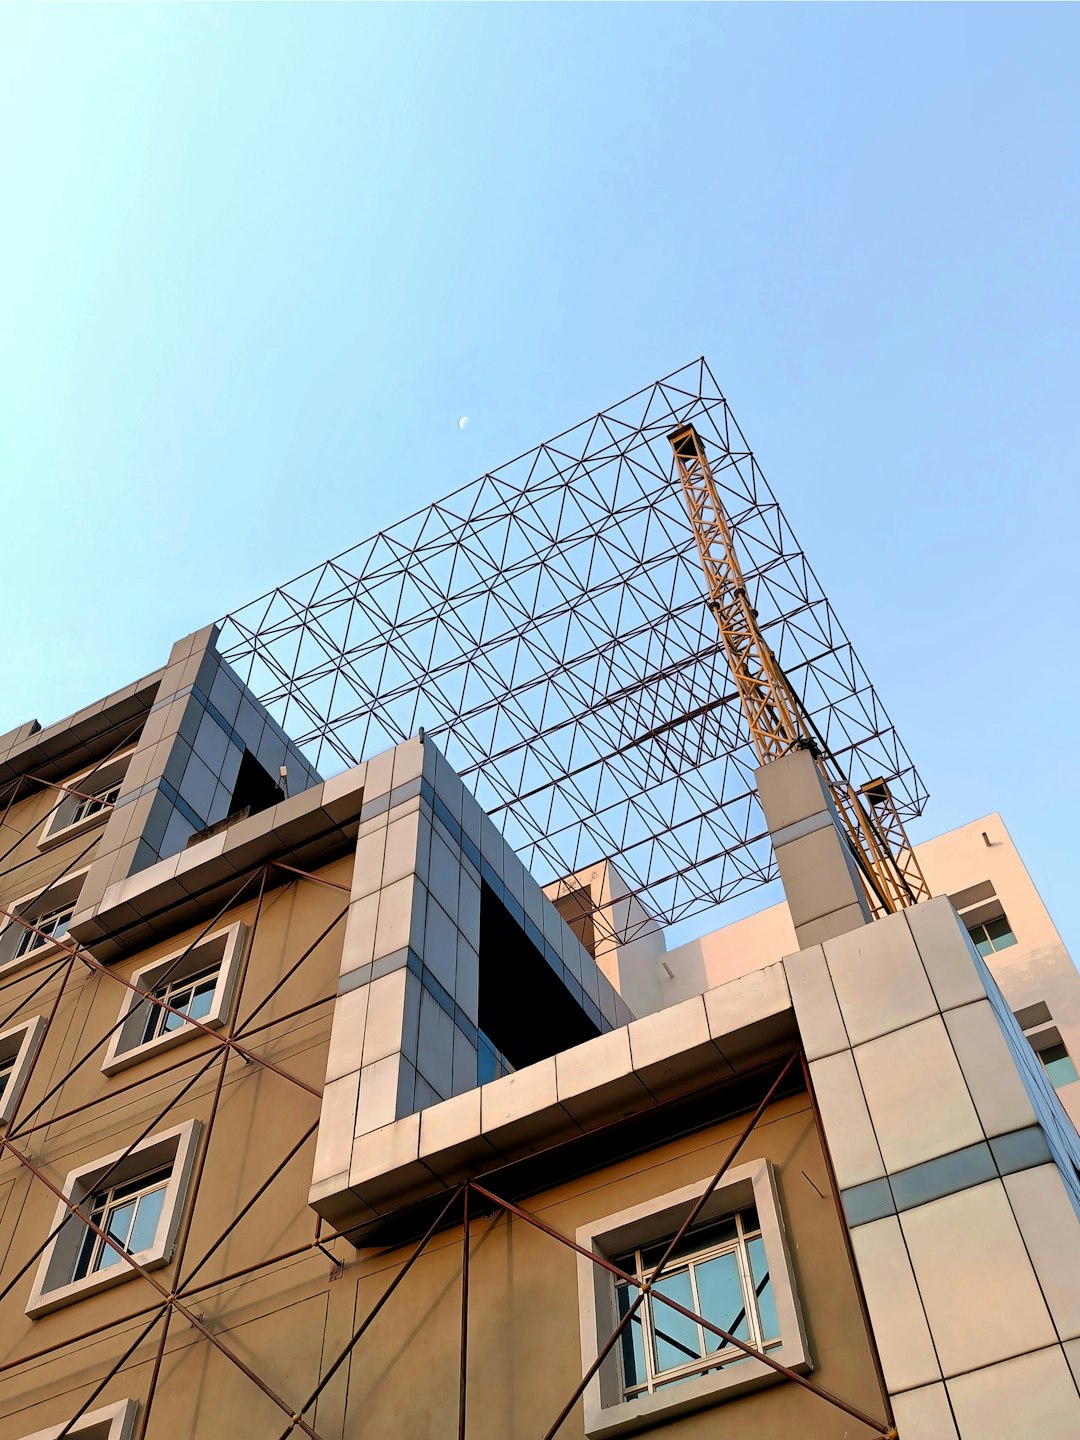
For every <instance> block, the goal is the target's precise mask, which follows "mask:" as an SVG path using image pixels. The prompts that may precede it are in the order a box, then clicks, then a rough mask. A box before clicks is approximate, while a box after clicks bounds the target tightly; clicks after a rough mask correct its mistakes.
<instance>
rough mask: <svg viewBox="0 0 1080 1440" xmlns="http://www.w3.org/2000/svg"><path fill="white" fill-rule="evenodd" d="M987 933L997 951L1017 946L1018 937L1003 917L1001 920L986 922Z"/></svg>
mask: <svg viewBox="0 0 1080 1440" xmlns="http://www.w3.org/2000/svg"><path fill="white" fill-rule="evenodd" d="M986 933H987V935H988V936H989V937H990V939H991V940H992V941H993V943H994V949H995V950H1007V949H1008V948H1009V946H1010V945H1015V944H1016V936H1015V935H1014V934H1013V932H1012V930H1011V928H1010V927H1009V922H1008V920H1006V919H1005V917H1004V916H1002V917H1001V918H1000V919H999V920H988V921H987V922H986Z"/></svg>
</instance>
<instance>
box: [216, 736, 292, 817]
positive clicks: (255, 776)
mask: <svg viewBox="0 0 1080 1440" xmlns="http://www.w3.org/2000/svg"><path fill="white" fill-rule="evenodd" d="M284 799H285V792H284V791H283V790H282V788H281V786H280V785H279V784H278V783H277V781H276V780H274V779H273V778H272V777H271V776H270V775H269V774H267V772H266V771H265V770H264V769H263V767H262V766H261V765H260V764H259V762H258V760H256V759H255V756H254V755H253V754H252V753H251V751H250V750H245V751H244V756H243V759H242V760H241V761H240V769H239V771H238V772H237V775H236V784H235V785H234V786H233V793H232V804H231V805H230V806H229V817H230V819H235V818H236V817H237V812H238V811H240V810H243V811H244V812H245V814H248V815H258V814H260V813H261V812H262V811H263V810H269V809H270V806H271V805H280V804H281V802H282V800H284Z"/></svg>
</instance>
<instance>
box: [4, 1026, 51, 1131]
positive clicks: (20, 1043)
mask: <svg viewBox="0 0 1080 1440" xmlns="http://www.w3.org/2000/svg"><path fill="white" fill-rule="evenodd" d="M44 1035H45V1017H44V1016H43V1015H35V1016H34V1018H33V1019H32V1020H27V1021H26V1022H25V1023H24V1024H22V1025H13V1026H12V1027H11V1029H10V1030H5V1031H4V1032H3V1034H0V1125H6V1124H7V1123H8V1121H9V1120H10V1119H11V1116H12V1112H13V1111H14V1109H15V1106H16V1105H17V1104H18V1103H19V1096H20V1095H21V1094H22V1091H23V1087H24V1086H25V1084H26V1077H27V1075H28V1074H29V1071H30V1066H31V1065H32V1064H33V1063H34V1057H35V1056H36V1055H37V1053H38V1051H39V1050H40V1049H41V1042H42V1039H43V1038H44Z"/></svg>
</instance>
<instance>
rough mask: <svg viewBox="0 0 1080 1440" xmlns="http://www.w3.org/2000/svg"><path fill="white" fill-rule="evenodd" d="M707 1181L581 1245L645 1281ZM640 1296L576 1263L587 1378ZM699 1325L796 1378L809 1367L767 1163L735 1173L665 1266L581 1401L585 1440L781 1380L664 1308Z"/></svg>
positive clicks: (589, 1235) (601, 1223)
mask: <svg viewBox="0 0 1080 1440" xmlns="http://www.w3.org/2000/svg"><path fill="white" fill-rule="evenodd" d="M710 1179H711V1177H708V1178H706V1179H703V1180H701V1181H700V1182H698V1183H697V1184H695V1185H691V1186H687V1187H685V1188H684V1189H681V1190H678V1191H673V1192H671V1193H669V1194H667V1195H662V1196H659V1197H657V1198H656V1199H655V1200H654V1201H650V1202H648V1203H647V1204H645V1205H638V1206H634V1207H632V1208H631V1209H627V1210H623V1211H620V1212H618V1213H617V1214H614V1215H605V1216H602V1217H600V1218H599V1219H597V1220H595V1221H593V1222H591V1223H590V1224H588V1225H585V1226H583V1227H581V1228H580V1229H579V1230H578V1232H577V1240H578V1244H579V1245H582V1246H583V1247H584V1248H585V1249H587V1250H591V1251H593V1252H594V1253H596V1254H599V1255H603V1256H604V1257H605V1258H606V1259H608V1260H610V1261H611V1262H612V1263H613V1264H614V1265H617V1266H618V1267H619V1268H620V1269H621V1270H623V1271H625V1272H626V1273H627V1274H629V1275H632V1276H634V1277H635V1278H636V1279H637V1280H640V1281H642V1282H649V1281H650V1280H651V1279H652V1277H653V1275H654V1273H655V1270H656V1266H657V1265H658V1263H659V1261H660V1259H661V1257H662V1256H663V1254H664V1251H665V1250H666V1249H667V1247H668V1245H669V1244H670V1242H671V1240H672V1239H673V1238H674V1236H675V1235H676V1234H677V1232H678V1230H679V1228H680V1226H681V1225H682V1223H683V1221H684V1220H685V1219H686V1216H687V1215H688V1214H689V1213H690V1211H691V1209H692V1207H693V1206H694V1204H695V1203H696V1202H697V1201H698V1200H699V1199H700V1197H701V1195H702V1194H703V1192H704V1191H705V1190H706V1189H707V1187H708V1185H709V1182H710ZM638 1293H639V1290H638V1287H637V1286H635V1285H631V1284H628V1283H626V1282H625V1281H622V1280H618V1279H617V1278H616V1277H614V1276H612V1275H611V1273H610V1272H609V1271H606V1270H603V1269H601V1268H600V1267H599V1266H598V1265H594V1264H593V1263H592V1262H591V1261H589V1260H587V1259H585V1258H584V1257H581V1258H579V1260H578V1298H579V1304H580V1310H581V1349H582V1361H583V1365H584V1368H586V1369H587V1368H589V1367H590V1366H591V1365H592V1364H593V1363H594V1362H595V1360H596V1356H597V1354H598V1353H599V1348H600V1346H601V1345H602V1344H603V1343H604V1342H605V1341H606V1340H607V1338H608V1336H609V1335H610V1334H611V1333H612V1331H613V1330H614V1329H615V1326H616V1324H617V1323H618V1321H619V1320H620V1319H621V1318H622V1317H623V1316H624V1315H625V1314H626V1313H627V1310H628V1308H629V1307H630V1305H631V1303H632V1301H633V1300H634V1299H635V1298H636V1297H637V1295H638ZM659 1295H666V1296H668V1298H670V1299H672V1300H675V1301H677V1302H678V1303H679V1304H680V1305H683V1306H685V1307H686V1309H688V1310H690V1311H692V1312H693V1313H694V1314H695V1315H698V1316H701V1317H703V1318H704V1319H705V1320H708V1321H711V1322H712V1323H713V1324H714V1325H717V1326H719V1327H720V1328H721V1329H722V1330H726V1331H727V1332H728V1333H729V1334H731V1335H734V1336H736V1337H737V1338H738V1339H740V1340H743V1341H745V1342H746V1343H747V1344H748V1345H751V1346H753V1347H754V1348H755V1349H757V1350H762V1351H764V1352H766V1353H767V1354H769V1355H770V1356H772V1357H773V1358H775V1359H776V1360H778V1361H779V1362H780V1363H781V1364H783V1365H786V1366H788V1367H789V1368H790V1369H793V1370H796V1371H798V1372H800V1373H805V1372H806V1371H808V1370H809V1369H810V1368H811V1365H810V1358H809V1352H808V1348H807V1342H806V1335H805V1331H804V1328H803V1323H802V1316H801V1313H800V1310H799V1303H798V1298H797V1295H796V1291H795V1281H794V1272H793V1270H792V1267H791V1260H790V1256H789V1254H788V1247H787V1242H786V1237H785V1232H784V1223H783V1218H782V1214H781V1209H780V1202H779V1196H778V1193H777V1188H776V1181H775V1177H774V1174H773V1171H772V1168H771V1166H770V1165H769V1163H768V1162H767V1161H765V1160H756V1161H752V1162H750V1163H749V1164H746V1165H741V1166H739V1167H738V1168H737V1169H734V1170H732V1171H731V1172H730V1173H729V1174H728V1175H727V1176H725V1177H724V1180H723V1181H722V1182H721V1184H720V1185H719V1186H718V1187H717V1189H716V1191H715V1192H714V1193H713V1195H712V1196H711V1197H710V1199H709V1201H708V1203H707V1204H706V1206H705V1208H704V1210H703V1211H702V1213H701V1215H700V1216H699V1217H698V1220H697V1222H696V1223H695V1224H694V1226H693V1227H692V1228H691V1229H690V1230H689V1231H688V1232H687V1234H686V1236H685V1237H684V1238H683V1240H682V1242H681V1243H680V1245H679V1247H678V1249H677V1250H676V1251H675V1252H674V1253H673V1254H672V1257H671V1259H670V1260H669V1261H668V1263H667V1265H665V1267H664V1269H663V1271H662V1273H661V1275H660V1278H659V1280H657V1281H656V1284H655V1288H654V1290H653V1291H652V1293H650V1294H649V1296H648V1297H647V1298H646V1300H645V1302H644V1303H643V1304H642V1305H641V1306H640V1307H639V1308H638V1310H637V1312H636V1314H635V1317H634V1319H633V1320H631V1322H630V1324H629V1325H628V1326H627V1328H626V1329H625V1330H624V1331H623V1336H622V1339H621V1341H620V1344H619V1345H617V1346H616V1347H615V1349H614V1350H613V1351H612V1352H611V1354H610V1355H609V1356H608V1358H607V1360H606V1361H605V1362H604V1364H603V1365H602V1366H601V1367H600V1371H599V1373H598V1374H597V1375H596V1376H595V1377H594V1378H593V1380H592V1382H591V1383H590V1385H589V1387H588V1389H587V1390H586V1392H585V1397H584V1400H585V1429H586V1433H587V1434H588V1435H590V1436H610V1435H616V1434H628V1433H630V1432H631V1431H634V1430H639V1429H645V1428H647V1427H650V1426H653V1425H657V1424H661V1423H664V1422H666V1421H667V1420H670V1419H673V1418H675V1417H676V1416H677V1415H681V1414H685V1413H689V1412H691V1411H693V1410H698V1409H701V1408H703V1407H704V1406H706V1405H711V1404H714V1403H716V1402H717V1401H720V1400H723V1399H727V1398H730V1397H732V1396H734V1395H738V1394H742V1393H743V1392H745V1391H747V1390H751V1389H756V1388H758V1387H759V1386H762V1385H767V1384H770V1383H772V1382H775V1381H777V1380H781V1379H782V1378H783V1377H782V1376H780V1375H779V1374H778V1373H777V1372H776V1371H774V1370H772V1369H771V1368H770V1367H769V1366H768V1365H766V1364H765V1362H764V1361H762V1360H758V1359H756V1358H754V1357H752V1356H748V1355H746V1354H745V1353H744V1352H743V1351H741V1350H739V1349H738V1347H737V1346H734V1345H732V1344H731V1343H730V1342H727V1341H724V1340H722V1339H721V1338H720V1337H719V1336H717V1335H715V1334H713V1333H712V1332H711V1331H709V1330H707V1329H706V1328H705V1327H704V1326H702V1325H700V1324H698V1323H697V1322H696V1321H694V1320H691V1319H689V1318H688V1317H687V1316H685V1315H682V1314H680V1313H679V1311H677V1310H675V1309H673V1308H672V1307H671V1306H670V1305H666V1304H665V1303H664V1302H663V1301H662V1300H660V1299H659V1298H656V1297H658V1296H659Z"/></svg>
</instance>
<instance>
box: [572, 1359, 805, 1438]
mask: <svg viewBox="0 0 1080 1440" xmlns="http://www.w3.org/2000/svg"><path fill="white" fill-rule="evenodd" d="M793 1350H796V1347H793V1346H778V1347H777V1348H776V1349H774V1350H770V1351H769V1354H770V1356H771V1357H772V1358H773V1359H774V1360H779V1362H780V1364H781V1365H787V1366H788V1368H789V1369H791V1370H794V1371H796V1372H797V1373H798V1374H799V1375H808V1374H809V1373H810V1371H811V1370H812V1368H813V1367H812V1366H811V1364H810V1363H809V1361H808V1360H807V1359H806V1357H805V1355H803V1354H802V1353H801V1351H798V1352H797V1353H791V1352H792V1351H793ZM783 1379H784V1377H783V1375H780V1374H778V1373H777V1372H776V1371H775V1370H773V1369H772V1368H771V1367H770V1366H768V1365H766V1364H765V1363H764V1361H762V1360H752V1359H750V1358H749V1357H747V1358H746V1359H745V1360H739V1361H736V1362H734V1363H730V1364H728V1365H725V1366H724V1368H723V1369H722V1370H714V1371H712V1372H711V1373H710V1374H708V1375H699V1376H696V1377H695V1378H694V1379H692V1380H682V1381H680V1382H679V1383H678V1384H674V1385H669V1386H665V1387H664V1388H663V1389H661V1390H657V1391H655V1392H654V1393H653V1394H651V1395H637V1396H635V1397H634V1399H633V1400H623V1401H622V1402H621V1403H620V1404H616V1405H603V1406H600V1407H599V1408H597V1406H596V1404H595V1402H591V1403H590V1400H589V1397H588V1396H586V1400H585V1433H586V1435H588V1436H589V1440H609V1437H612V1436H616V1435H633V1434H635V1433H636V1432H637V1431H639V1430H649V1429H651V1428H652V1427H653V1426H656V1425H666V1424H668V1422H669V1421H671V1420H676V1419H678V1418H679V1416H681V1415H690V1414H693V1413H694V1412H695V1411H697V1410H704V1409H706V1408H707V1407H708V1406H710V1405H717V1404H722V1403H723V1402H724V1401H725V1400H733V1399H734V1398H735V1397H736V1396H737V1395H745V1394H748V1393H749V1392H750V1391H752V1390H760V1389H762V1388H763V1387H764V1386H766V1385H775V1384H778V1383H779V1382H781V1381H782V1380H783Z"/></svg>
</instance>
